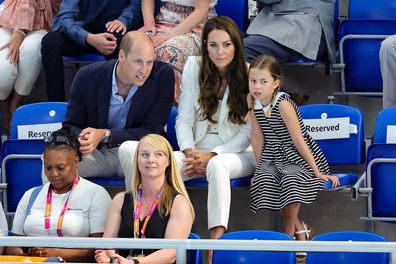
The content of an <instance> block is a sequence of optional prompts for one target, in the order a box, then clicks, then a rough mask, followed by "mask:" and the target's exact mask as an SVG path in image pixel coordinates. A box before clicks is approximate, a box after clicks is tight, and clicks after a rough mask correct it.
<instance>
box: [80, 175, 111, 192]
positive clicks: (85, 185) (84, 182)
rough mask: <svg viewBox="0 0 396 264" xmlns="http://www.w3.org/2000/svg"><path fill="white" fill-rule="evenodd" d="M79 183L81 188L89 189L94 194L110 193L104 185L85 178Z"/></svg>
mask: <svg viewBox="0 0 396 264" xmlns="http://www.w3.org/2000/svg"><path fill="white" fill-rule="evenodd" d="M79 185H80V186H81V187H80V188H81V189H85V190H89V191H90V192H91V193H92V194H98V195H99V194H100V195H102V194H104V193H105V194H109V193H108V192H107V191H106V189H105V188H104V187H103V186H100V185H98V184H96V183H94V182H91V181H89V180H86V179H84V178H80V183H79ZM77 188H78V187H77Z"/></svg>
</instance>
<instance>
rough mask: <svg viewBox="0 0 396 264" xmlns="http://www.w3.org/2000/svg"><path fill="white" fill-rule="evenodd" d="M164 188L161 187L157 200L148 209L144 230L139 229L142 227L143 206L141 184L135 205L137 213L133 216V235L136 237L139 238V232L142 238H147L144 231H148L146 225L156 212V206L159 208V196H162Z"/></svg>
mask: <svg viewBox="0 0 396 264" xmlns="http://www.w3.org/2000/svg"><path fill="white" fill-rule="evenodd" d="M162 190H163V188H162V189H161V191H159V192H158V194H157V196H156V197H155V200H154V202H153V204H152V205H151V207H150V210H149V211H148V213H147V215H146V218H145V220H144V223H143V227H142V230H140V231H139V228H140V209H141V207H142V194H143V191H142V185H139V188H138V190H137V196H138V197H137V202H136V206H135V213H134V216H133V237H134V238H138V237H139V234H141V237H142V238H145V235H144V232H145V231H146V227H147V223H148V221H149V220H150V218H151V216H152V215H153V213H154V210H155V208H157V205H158V203H159V198H160V197H161V193H162Z"/></svg>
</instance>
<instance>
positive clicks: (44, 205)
mask: <svg viewBox="0 0 396 264" xmlns="http://www.w3.org/2000/svg"><path fill="white" fill-rule="evenodd" d="M44 141H45V150H44V169H45V174H46V176H47V177H48V181H49V183H46V184H45V185H42V186H40V187H36V188H39V189H36V188H32V189H30V190H28V191H27V192H26V193H25V194H24V195H23V197H22V199H21V201H20V202H19V204H18V207H17V211H16V213H15V217H14V222H13V225H12V233H13V235H18V236H50V237H54V236H55V237H56V236H58V237H63V236H65V237H88V236H90V237H101V236H102V234H103V231H104V225H105V221H106V215H107V210H108V207H109V205H110V202H111V198H110V196H109V194H108V193H107V191H106V190H105V189H104V188H103V187H101V186H99V185H96V184H94V183H92V182H90V181H87V180H85V179H83V178H81V177H80V176H79V175H78V173H77V166H78V163H79V161H80V160H81V158H82V154H81V152H80V149H79V148H80V143H79V142H78V139H77V137H76V136H75V135H74V133H73V132H72V131H71V130H70V128H68V127H63V128H62V129H60V130H57V131H54V132H53V133H52V134H51V136H49V137H47V138H45V140H44ZM37 191H39V192H38V193H37ZM29 204H31V205H32V206H31V208H28V205H29ZM29 209H30V210H29ZM6 253H7V254H8V255H24V254H25V253H27V254H28V255H29V256H37V257H51V256H52V257H53V256H57V257H62V258H63V259H65V260H66V261H68V262H69V261H75V262H90V261H92V259H93V256H94V251H93V250H90V249H66V248H30V249H29V250H28V251H25V252H24V251H23V250H22V248H18V247H7V248H6Z"/></svg>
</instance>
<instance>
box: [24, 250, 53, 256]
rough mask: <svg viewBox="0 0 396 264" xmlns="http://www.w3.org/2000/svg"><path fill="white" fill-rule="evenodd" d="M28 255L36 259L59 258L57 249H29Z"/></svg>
mask: <svg viewBox="0 0 396 264" xmlns="http://www.w3.org/2000/svg"><path fill="white" fill-rule="evenodd" d="M28 255H29V256H34V257H58V254H57V252H56V248H29V251H28Z"/></svg>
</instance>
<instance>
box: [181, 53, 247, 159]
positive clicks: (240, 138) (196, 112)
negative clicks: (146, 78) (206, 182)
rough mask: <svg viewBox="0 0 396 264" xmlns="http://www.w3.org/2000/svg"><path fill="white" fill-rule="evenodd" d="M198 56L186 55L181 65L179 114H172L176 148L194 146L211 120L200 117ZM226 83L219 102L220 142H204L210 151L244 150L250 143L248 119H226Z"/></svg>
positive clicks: (206, 130)
mask: <svg viewBox="0 0 396 264" xmlns="http://www.w3.org/2000/svg"><path fill="white" fill-rule="evenodd" d="M200 61H201V57H198V56H192V57H189V58H188V59H187V62H186V64H185V66H184V69H183V76H182V85H181V95H180V103H179V107H178V111H179V114H178V116H177V118H176V136H177V141H178V143H179V147H180V150H181V151H183V150H185V149H187V148H192V149H195V148H196V147H195V144H196V143H197V142H198V141H200V140H201V139H202V138H203V137H204V136H205V135H206V134H207V133H208V127H209V125H210V124H211V123H210V122H209V121H208V120H200V119H201V117H200V105H199V104H198V97H199V85H198V74H199V63H200ZM227 98H228V87H227V88H226V90H225V93H224V97H223V100H222V103H221V106H220V112H219V123H218V133H219V137H220V138H221V140H222V141H223V142H224V144H222V145H220V146H208V148H211V151H212V152H215V153H217V154H222V153H237V152H241V151H244V150H245V149H246V148H247V147H248V146H249V145H250V143H251V137H252V126H251V123H250V120H248V121H247V122H246V124H244V125H236V124H233V123H230V122H229V121H228V112H229V109H228V106H227Z"/></svg>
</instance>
